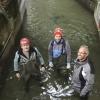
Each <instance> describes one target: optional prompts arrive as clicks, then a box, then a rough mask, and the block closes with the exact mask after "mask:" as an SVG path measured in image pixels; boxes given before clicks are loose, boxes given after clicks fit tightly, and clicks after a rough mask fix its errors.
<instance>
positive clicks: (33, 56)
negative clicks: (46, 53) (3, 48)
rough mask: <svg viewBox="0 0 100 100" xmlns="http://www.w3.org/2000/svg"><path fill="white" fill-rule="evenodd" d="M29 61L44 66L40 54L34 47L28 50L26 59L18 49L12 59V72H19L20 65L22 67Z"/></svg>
mask: <svg viewBox="0 0 100 100" xmlns="http://www.w3.org/2000/svg"><path fill="white" fill-rule="evenodd" d="M31 60H37V62H38V63H39V64H40V65H44V60H43V58H42V55H41V54H40V52H39V51H38V49H37V48H36V47H34V48H32V47H31V48H30V50H29V58H27V57H26V56H25V55H24V54H23V52H22V50H21V49H19V50H18V51H16V53H15V58H14V71H16V72H17V71H20V70H21V68H20V66H21V65H24V64H26V63H28V62H29V61H31Z"/></svg>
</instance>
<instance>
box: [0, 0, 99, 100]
mask: <svg viewBox="0 0 100 100" xmlns="http://www.w3.org/2000/svg"><path fill="white" fill-rule="evenodd" d="M56 26H60V27H62V28H63V30H64V38H65V39H68V40H69V43H70V46H71V49H72V61H73V59H75V57H76V53H77V49H78V48H79V46H80V45H81V44H87V45H88V46H89V49H90V57H91V59H92V61H93V62H94V65H95V69H96V77H95V85H94V90H93V92H92V94H91V95H90V99H89V100H99V97H100V86H99V84H100V78H99V70H100V67H99V66H100V61H99V59H100V45H99V42H100V41H99V36H98V33H97V30H96V27H95V22H94V17H93V14H92V13H90V12H89V11H87V9H85V8H84V7H82V6H81V5H80V4H79V3H78V2H77V1H76V0H27V11H26V14H25V18H24V23H23V26H22V28H21V30H20V32H19V35H18V38H17V39H16V42H18V41H19V38H20V37H22V36H28V37H30V38H31V40H32V43H33V45H34V46H36V47H37V48H38V49H39V51H40V52H41V53H42V55H43V57H44V59H45V62H46V64H48V62H47V61H48V60H47V59H48V44H49V42H50V40H51V39H52V38H53V34H52V31H53V29H54V28H55V27H56ZM17 44H18V43H16V47H17V46H18V45H17ZM8 66H9V74H8V76H7V79H6V81H5V86H4V89H3V91H2V93H1V95H0V100H78V97H77V96H70V94H68V90H69V89H70V78H69V81H68V80H67V79H66V78H63V77H60V76H59V75H58V74H57V73H56V72H54V71H53V70H49V69H48V70H47V73H46V76H47V78H46V79H47V80H46V82H44V85H43V86H39V84H37V82H36V81H34V80H32V81H31V83H30V91H29V92H28V93H26V92H25V90H24V83H23V81H21V80H17V79H16V78H15V76H14V72H13V58H12V59H11V60H10V64H9V65H8Z"/></svg>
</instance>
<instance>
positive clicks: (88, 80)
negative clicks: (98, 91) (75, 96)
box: [72, 45, 94, 100]
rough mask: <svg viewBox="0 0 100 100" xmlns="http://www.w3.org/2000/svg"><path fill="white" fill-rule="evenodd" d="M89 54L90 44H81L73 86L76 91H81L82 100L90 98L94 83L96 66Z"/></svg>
mask: <svg viewBox="0 0 100 100" xmlns="http://www.w3.org/2000/svg"><path fill="white" fill-rule="evenodd" d="M88 56H89V49H88V46H87V45H82V46H80V48H79V50H78V53H77V58H76V60H75V64H74V71H73V76H72V87H73V89H74V91H75V92H77V93H79V95H80V100H88V95H89V93H90V91H91V90H92V88H93V84H94V66H93V64H92V62H91V61H89V59H88Z"/></svg>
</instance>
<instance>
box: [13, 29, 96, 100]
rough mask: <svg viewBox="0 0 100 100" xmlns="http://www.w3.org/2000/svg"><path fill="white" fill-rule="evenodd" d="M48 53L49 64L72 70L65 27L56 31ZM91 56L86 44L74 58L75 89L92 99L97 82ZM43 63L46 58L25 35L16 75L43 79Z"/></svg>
mask: <svg viewBox="0 0 100 100" xmlns="http://www.w3.org/2000/svg"><path fill="white" fill-rule="evenodd" d="M48 55H49V67H53V68H56V69H57V70H58V71H60V70H62V69H64V68H66V69H70V67H71V66H70V61H71V49H70V45H69V43H68V40H67V41H65V39H64V38H63V30H62V29H61V28H56V29H55V30H54V39H53V40H51V41H50V44H49V47H48ZM88 56H89V48H88V46H87V45H82V46H80V48H79V50H78V53H77V58H76V59H75V61H74V67H73V73H72V90H73V92H75V93H78V94H79V95H80V100H88V96H89V94H90V92H91V90H92V89H93V85H94V76H95V74H94V66H93V64H92V62H91V61H90V60H89V57H88ZM42 66H44V60H43V57H42V55H41V54H40V52H39V51H38V49H37V48H36V47H32V46H31V41H30V40H29V39H28V38H26V37H25V38H22V39H21V40H20V48H19V50H17V51H16V53H15V58H14V71H15V73H16V77H17V78H18V79H20V78H21V76H22V77H23V78H24V79H25V80H26V81H27V80H28V79H29V78H30V76H31V75H33V76H36V77H38V79H40V80H41V73H40V70H41V69H42ZM23 69H24V70H23ZM43 69H44V68H43Z"/></svg>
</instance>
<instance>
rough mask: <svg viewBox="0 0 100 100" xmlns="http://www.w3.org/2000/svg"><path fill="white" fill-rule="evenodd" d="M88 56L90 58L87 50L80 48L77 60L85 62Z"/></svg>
mask: <svg viewBox="0 0 100 100" xmlns="http://www.w3.org/2000/svg"><path fill="white" fill-rule="evenodd" d="M87 56H88V54H87V49H86V48H80V49H79V51H78V53H77V59H79V61H84V60H85V59H86V58H87Z"/></svg>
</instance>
